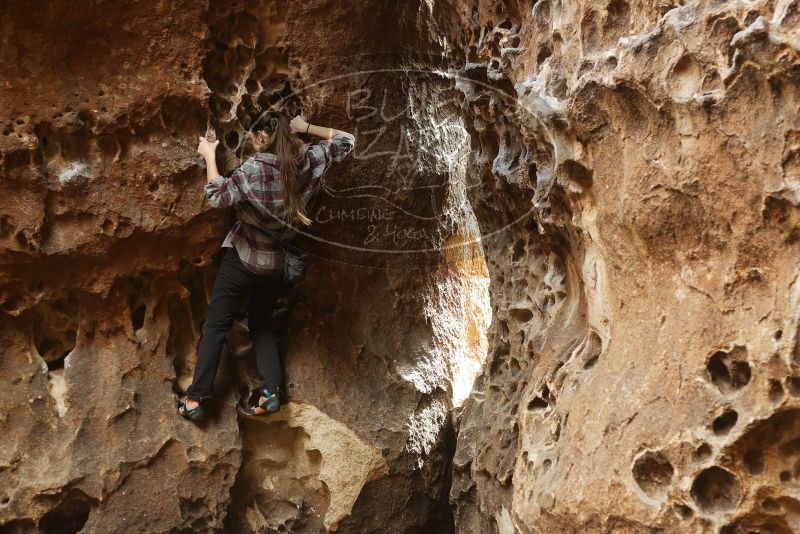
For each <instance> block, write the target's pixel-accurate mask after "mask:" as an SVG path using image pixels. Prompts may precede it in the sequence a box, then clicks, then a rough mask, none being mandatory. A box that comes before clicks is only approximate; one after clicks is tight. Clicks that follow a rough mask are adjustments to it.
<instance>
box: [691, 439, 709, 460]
mask: <svg viewBox="0 0 800 534" xmlns="http://www.w3.org/2000/svg"><path fill="white" fill-rule="evenodd" d="M710 456H711V446H710V445H709V444H708V443H703V444H702V445H700V446H699V447H697V448H696V449H695V451H694V459H695V460H696V461H702V460H705V459H706V458H709V457H710Z"/></svg>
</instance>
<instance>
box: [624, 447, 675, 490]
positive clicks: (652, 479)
mask: <svg viewBox="0 0 800 534" xmlns="http://www.w3.org/2000/svg"><path fill="white" fill-rule="evenodd" d="M674 473H675V469H674V468H673V467H672V464H671V463H670V461H669V459H667V457H666V456H665V455H664V453H662V452H654V451H648V452H646V453H644V454H643V455H641V456H640V457H639V458H637V459H636V461H635V462H634V463H633V479H634V480H635V481H636V484H637V485H638V486H639V487H640V488H641V489H642V491H643V492H644V493H645V494H646V495H647V496H648V497H651V498H653V499H660V498H663V497H664V496H665V495H666V493H667V489H668V488H669V485H670V483H671V482H672V476H673V475H674Z"/></svg>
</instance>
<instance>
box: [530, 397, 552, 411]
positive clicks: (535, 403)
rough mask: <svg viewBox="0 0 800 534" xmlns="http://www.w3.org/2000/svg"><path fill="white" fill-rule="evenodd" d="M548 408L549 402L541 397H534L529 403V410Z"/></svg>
mask: <svg viewBox="0 0 800 534" xmlns="http://www.w3.org/2000/svg"><path fill="white" fill-rule="evenodd" d="M545 408H547V401H546V400H544V399H543V398H541V397H534V398H533V399H532V400H531V401H530V402H529V403H528V410H544V409H545Z"/></svg>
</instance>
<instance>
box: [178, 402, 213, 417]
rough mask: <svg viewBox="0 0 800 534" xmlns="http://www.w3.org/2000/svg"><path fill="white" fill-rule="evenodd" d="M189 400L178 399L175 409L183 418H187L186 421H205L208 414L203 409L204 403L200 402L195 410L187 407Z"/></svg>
mask: <svg viewBox="0 0 800 534" xmlns="http://www.w3.org/2000/svg"><path fill="white" fill-rule="evenodd" d="M187 400H189V399H188V398H184V399H177V400H176V401H175V407H176V408H177V409H178V413H179V414H181V416H183V417H185V418H186V419H191V420H192V421H202V420H203V419H205V416H206V412H205V410H204V409H203V404H205V403H204V402H202V401H200V402H199V403H198V405H197V406H195V407H194V408H189V407H188V406H186V401H187Z"/></svg>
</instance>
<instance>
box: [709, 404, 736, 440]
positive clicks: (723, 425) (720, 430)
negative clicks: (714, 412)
mask: <svg viewBox="0 0 800 534" xmlns="http://www.w3.org/2000/svg"><path fill="white" fill-rule="evenodd" d="M738 420H739V414H738V413H736V411H734V410H726V411H725V412H724V413H723V414H722V415H720V416H719V417H717V418H716V419H714V422H713V423H712V424H711V428H712V429H713V430H714V434H716V435H717V436H724V435H725V434H727V433H728V432H730V431H731V429H732V428H733V427H734V426H735V425H736V421H738Z"/></svg>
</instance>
